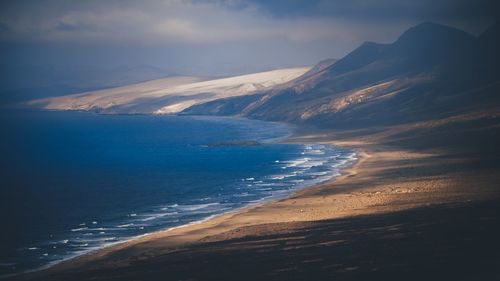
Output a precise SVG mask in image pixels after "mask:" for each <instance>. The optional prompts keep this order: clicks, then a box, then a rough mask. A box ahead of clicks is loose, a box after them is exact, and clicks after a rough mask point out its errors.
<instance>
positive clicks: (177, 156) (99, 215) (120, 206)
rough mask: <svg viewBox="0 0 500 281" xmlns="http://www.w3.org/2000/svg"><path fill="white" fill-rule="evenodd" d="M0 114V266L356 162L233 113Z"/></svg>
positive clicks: (138, 231) (87, 246)
mask: <svg viewBox="0 0 500 281" xmlns="http://www.w3.org/2000/svg"><path fill="white" fill-rule="evenodd" d="M0 121H1V127H0V129H1V131H2V133H1V137H0V152H1V157H0V164H1V169H0V173H1V174H0V176H1V177H0V208H1V209H0V213H1V218H2V220H1V224H2V226H1V231H0V236H1V237H0V238H1V239H0V275H4V274H11V273H18V272H22V271H26V270H32V269H37V268H40V267H44V266H47V265H50V264H54V263H57V262H58V261H61V260H64V259H68V258H71V257H74V256H77V255H81V254H83V253H87V252H89V251H92V250H95V249H98V248H101V247H103V246H106V245H110V244H113V243H117V242H120V241H123V240H126V239H130V238H133V237H135V236H139V235H143V234H147V233H151V232H154V231H159V230H163V229H168V228H172V227H176V226H180V225H184V224H188V223H194V222H197V221H200V220H203V219H207V218H209V217H211V216H214V215H218V214H221V213H223V212H227V211H230V210H235V209H238V208H242V207H244V206H247V205H249V204H254V203H258V202H262V201H264V200H271V199H274V198H282V197H285V196H287V195H289V194H290V193H292V192H294V191H296V190H298V189H301V188H304V187H306V186H309V185H312V184H314V183H317V182H321V181H324V180H327V179H330V178H331V177H333V176H336V175H339V173H340V170H341V169H342V168H343V167H345V166H347V165H349V164H351V163H352V162H353V161H354V160H355V159H356V156H355V153H354V152H353V151H351V150H348V149H345V148H339V147H334V146H329V145H320V144H283V143H280V141H281V140H283V139H284V138H286V137H287V136H289V135H290V134H291V130H292V128H290V127H289V126H287V125H284V124H280V123H272V122H262V121H252V120H247V119H238V118H218V117H187V116H186V117H184V116H146V115H134V116H131V115H97V114H92V113H84V112H52V111H27V110H3V111H0ZM254 142H258V144H257V143H254Z"/></svg>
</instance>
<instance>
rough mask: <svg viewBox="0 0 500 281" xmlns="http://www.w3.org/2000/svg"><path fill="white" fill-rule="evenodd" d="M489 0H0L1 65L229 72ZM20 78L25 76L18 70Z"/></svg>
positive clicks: (480, 8) (316, 53) (486, 18)
mask: <svg viewBox="0 0 500 281" xmlns="http://www.w3.org/2000/svg"><path fill="white" fill-rule="evenodd" d="M499 3H500V1H488V0H476V1H472V0H378V1H366V0H350V1H345V0H213V1H212V0H210V1H209V0H149V1H134V0H86V1H77V0H19V1H1V2H0V51H1V53H0V55H1V57H0V58H1V59H2V65H1V66H0V67H1V68H3V70H4V71H8V70H9V68H14V67H19V65H20V64H22V65H23V69H26V67H25V66H28V65H30V64H32V65H37V67H38V68H40V67H41V66H43V67H47V66H48V67H52V68H53V69H56V70H57V69H69V68H71V67H73V68H78V67H79V66H81V65H83V64H85V65H86V67H87V68H88V69H91V68H92V67H96V68H97V67H103V65H106V67H108V68H113V66H123V65H126V66H134V65H151V66H154V67H160V68H162V69H166V70H167V71H168V72H169V73H172V74H179V73H183V74H200V75H229V74H235V73H242V72H252V71H259V70H264V69H270V68H279V67H287V66H296V65H311V64H314V63H316V62H317V61H319V60H322V59H325V58H339V57H342V56H343V55H345V54H346V53H347V52H349V51H350V50H352V49H354V48H355V47H357V46H358V45H359V44H361V43H362V42H363V41H377V42H391V41H394V40H395V39H396V38H397V37H398V35H399V34H401V33H402V32H403V31H404V30H405V29H407V28H409V27H411V26H413V25H416V24H418V23H420V22H422V21H435V22H439V23H443V24H448V25H452V26H455V27H458V28H462V29H464V30H466V31H468V32H472V33H474V34H478V33H480V32H481V31H482V30H484V29H485V28H486V27H487V26H488V25H489V24H491V23H492V22H493V21H495V19H497V18H498V13H499V11H500V9H499V6H500V4H499ZM19 80H20V81H27V80H29V77H23V79H19Z"/></svg>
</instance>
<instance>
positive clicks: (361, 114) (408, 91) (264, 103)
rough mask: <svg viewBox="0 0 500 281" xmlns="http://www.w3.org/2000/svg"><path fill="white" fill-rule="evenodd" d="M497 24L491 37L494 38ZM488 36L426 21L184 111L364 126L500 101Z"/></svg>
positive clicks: (492, 42)
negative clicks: (275, 81) (310, 68)
mask: <svg viewBox="0 0 500 281" xmlns="http://www.w3.org/2000/svg"><path fill="white" fill-rule="evenodd" d="M494 30H495V29H491V30H489V31H488V32H486V33H485V35H484V38H495V35H491V34H495V33H494ZM482 38H483V36H481V37H480V38H476V37H473V36H471V35H469V34H467V33H465V32H462V31H459V30H457V29H454V28H451V27H446V26H442V25H438V24H432V23H424V24H420V25H418V26H416V27H413V28H411V29H409V30H408V31H406V32H405V33H403V34H402V35H401V36H400V37H399V38H398V40H396V41H395V42H394V43H392V44H377V43H364V44H363V45H361V46H360V47H359V48H357V49H356V50H354V51H353V52H351V53H350V54H348V55H347V56H345V57H344V58H342V59H341V60H339V61H337V62H336V63H334V64H332V65H331V66H329V67H327V68H324V69H322V70H320V71H318V72H316V73H314V74H312V75H311V73H309V74H308V75H307V76H306V75H304V76H301V77H299V78H297V79H294V80H293V81H291V82H289V83H287V84H286V85H287V87H286V88H283V87H280V88H278V89H274V90H273V91H268V92H261V93H259V94H257V95H254V97H252V98H251V97H245V99H244V100H243V99H238V98H234V99H225V100H217V101H212V102H210V103H207V104H202V105H198V106H195V107H192V108H190V109H188V110H186V111H185V113H190V114H198V113H201V114H223V115H233V114H237V115H245V116H249V117H252V118H258V119H266V120H283V121H291V122H308V123H312V124H315V125H321V126H329V127H363V126H371V125H381V124H388V123H393V124H394V123H396V124H397V123H404V122H408V121H415V120H424V119H432V118H439V117H443V116H448V115H451V114H458V113H460V112H466V111H470V110H475V109H474V108H476V109H478V108H480V107H481V106H486V105H488V104H489V103H490V104H491V103H492V102H493V104H494V103H495V102H496V101H497V99H498V97H497V96H498V95H496V96H492V95H494V94H493V93H494V92H495V91H494V90H492V89H496V88H497V86H496V84H495V83H496V81H498V75H497V74H494V73H498V72H495V71H493V70H492V69H488V68H486V67H485V66H486V65H491V67H492V68H495V67H496V68H498V64H491V63H490V64H486V63H485V60H487V59H488V58H489V57H491V56H493V55H492V54H488V52H487V51H486V50H498V44H497V43H496V42H497V39H482ZM482 42H486V43H482ZM495 44H496V45H495ZM484 73H487V74H486V75H485V74H484ZM492 73H493V74H492ZM484 76H491V77H488V78H486V77H484ZM478 78H481V79H478Z"/></svg>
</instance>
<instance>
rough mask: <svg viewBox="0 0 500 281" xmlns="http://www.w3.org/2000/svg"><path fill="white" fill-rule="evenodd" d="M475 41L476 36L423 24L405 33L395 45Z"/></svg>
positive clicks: (432, 23)
mask: <svg viewBox="0 0 500 281" xmlns="http://www.w3.org/2000/svg"><path fill="white" fill-rule="evenodd" d="M471 40H474V36H472V35H470V34H468V33H466V32H464V31H462V30H459V29H456V28H453V27H450V26H446V25H442V24H438V23H434V22H423V23H421V24H418V25H416V26H414V27H411V28H410V29H408V30H407V31H405V32H404V33H403V34H402V35H401V36H400V37H399V38H398V40H397V41H396V42H395V44H436V43H442V42H446V43H448V44H456V43H463V42H466V41H471Z"/></svg>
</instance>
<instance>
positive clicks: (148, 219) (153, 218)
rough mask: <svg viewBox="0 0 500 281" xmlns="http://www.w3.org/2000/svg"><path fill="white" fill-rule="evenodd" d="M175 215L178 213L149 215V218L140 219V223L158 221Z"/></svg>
mask: <svg viewBox="0 0 500 281" xmlns="http://www.w3.org/2000/svg"><path fill="white" fill-rule="evenodd" d="M177 214H178V212H169V213H159V214H151V216H150V217H147V218H144V219H140V221H151V220H155V219H159V218H162V217H165V216H173V215H177Z"/></svg>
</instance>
